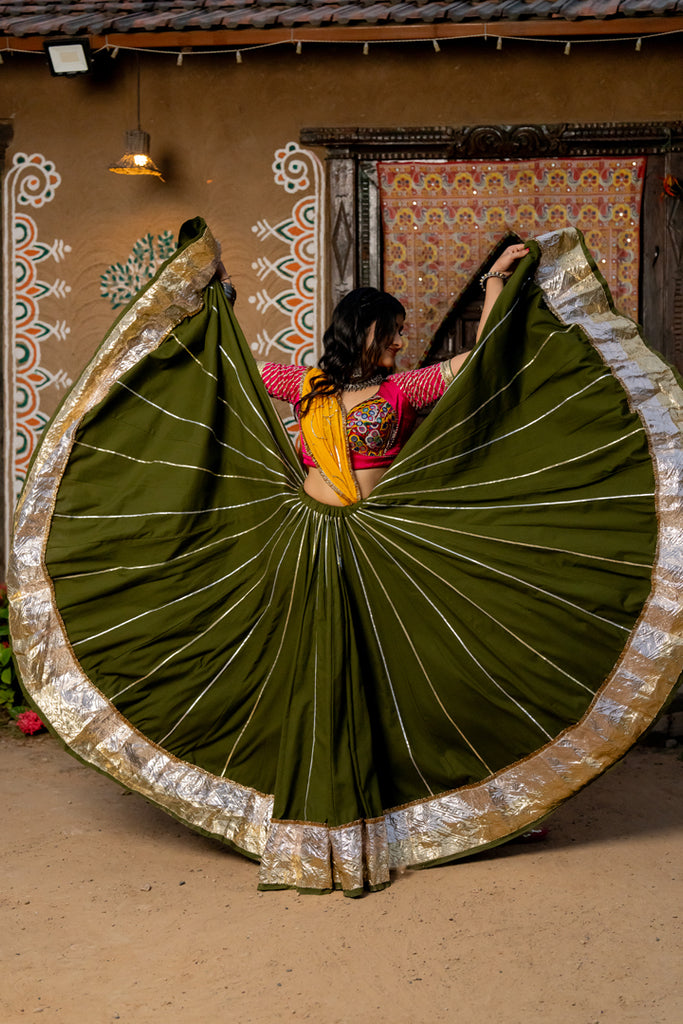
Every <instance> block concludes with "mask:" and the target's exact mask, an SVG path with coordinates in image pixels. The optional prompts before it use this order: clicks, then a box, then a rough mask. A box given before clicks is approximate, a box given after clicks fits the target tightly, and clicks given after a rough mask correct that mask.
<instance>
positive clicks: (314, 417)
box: [301, 368, 361, 505]
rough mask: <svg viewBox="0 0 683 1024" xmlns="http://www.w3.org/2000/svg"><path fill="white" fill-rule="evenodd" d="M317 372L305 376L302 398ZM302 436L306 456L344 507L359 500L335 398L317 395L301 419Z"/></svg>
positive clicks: (342, 417) (341, 409)
mask: <svg viewBox="0 0 683 1024" xmlns="http://www.w3.org/2000/svg"><path fill="white" fill-rule="evenodd" d="M320 376H321V373H320V370H317V369H315V368H314V369H312V370H309V371H308V373H307V374H306V376H305V377H304V383H303V387H302V389H301V397H302V398H305V397H306V395H308V394H310V392H311V390H312V385H313V382H314V380H316V379H317V378H318V377H320ZM301 433H302V435H303V439H304V442H305V444H306V448H307V449H308V453H309V455H310V456H311V458H312V459H313V461H314V462H315V464H316V466H317V468H318V469H319V470H320V472H321V473H322V475H323V477H324V479H325V481H326V482H327V483H328V484H329V485H330V487H331V488H332V490H333V491H334V492H335V493H336V494H338V495H339V497H340V498H341V500H342V502H343V503H344V505H353V504H354V502H356V501H360V499H361V493H360V490H359V487H358V482H357V480H356V477H355V476H354V473H353V469H352V468H351V457H350V455H349V443H348V438H347V434H346V416H345V414H344V407H343V405H342V404H341V401H340V400H339V398H338V396H337V395H320V396H319V397H317V398H316V399H314V401H313V402H311V404H310V406H309V408H308V410H307V411H306V413H305V414H304V415H303V416H302V417H301Z"/></svg>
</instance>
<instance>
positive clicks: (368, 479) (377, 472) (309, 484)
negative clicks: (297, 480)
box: [304, 385, 388, 505]
mask: <svg viewBox="0 0 683 1024" xmlns="http://www.w3.org/2000/svg"><path fill="white" fill-rule="evenodd" d="M378 391H379V388H378V387H377V386H376V385H375V386H373V387H369V388H361V389H360V390H359V391H353V392H349V391H345V392H344V393H343V394H342V397H341V400H342V405H343V406H344V410H345V411H346V412H347V413H349V412H351V410H352V409H355V408H356V406H357V405H361V404H362V403H363V402H366V401H367V400H368V398H372V397H373V395H376V394H377V392H378ZM387 469H388V466H382V467H378V468H377V469H356V470H355V471H354V474H353V475H354V476H355V478H356V480H357V481H358V488H359V490H360V493H361V497H363V498H367V496H368V495H369V494H370V491H371V490H372V489H373V487H376V486H377V484H378V483H379V482H380V480H381V479H382V477H383V476H384V474H385V473H386V471H387ZM304 490H305V492H306V494H308V495H310V496H311V498H315V500H316V501H321V502H322V503H323V504H324V505H343V504H344V502H343V501H342V500H341V498H340V497H339V495H338V494H337V492H336V491H335V490H333V489H332V488H331V487H330V485H329V484H328V483H327V481H326V480H325V477H324V476H323V475H322V473H321V472H320V470H319V469H315V468H313V467H309V469H308V476H307V477H306V480H305V482H304Z"/></svg>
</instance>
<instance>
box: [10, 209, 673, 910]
mask: <svg viewBox="0 0 683 1024" xmlns="http://www.w3.org/2000/svg"><path fill="white" fill-rule="evenodd" d="M530 250H531V251H530V254H529V256H527V257H526V258H525V259H524V260H523V261H522V262H521V263H520V264H519V266H518V267H517V269H516V271H515V274H514V276H513V278H512V279H511V280H510V281H509V282H508V283H507V284H506V286H505V289H504V290H503V293H502V295H501V297H500V299H499V300H498V302H497V304H496V307H495V309H494V311H493V313H492V314H491V316H490V318H489V320H488V322H487V324H486V327H485V330H484V332H483V335H482V338H481V340H480V341H479V343H478V345H477V347H476V348H475V350H474V352H473V354H472V356H471V357H470V359H469V360H468V361H467V363H466V364H465V366H464V368H463V370H462V371H461V373H460V374H459V375H458V377H457V378H456V380H455V381H454V383H453V384H452V385H451V386H450V387H449V389H448V391H447V393H446V394H445V396H444V397H443V398H442V399H441V400H440V401H439V402H438V403H437V405H436V406H435V408H434V409H433V411H432V412H431V413H430V415H429V416H428V417H427V418H426V419H425V420H424V422H423V423H421V425H420V426H419V427H418V428H417V430H416V431H415V433H414V434H413V436H412V437H411V438H410V440H409V442H408V443H407V444H406V446H405V448H404V449H403V451H402V452H401V454H400V456H399V457H398V458H397V459H396V461H395V462H394V463H393V465H392V466H391V468H390V469H389V471H388V472H387V474H386V475H385V477H384V478H383V479H382V481H381V482H380V484H379V485H378V486H377V487H376V488H375V490H374V491H373V492H372V494H371V495H370V497H368V498H366V499H364V500H363V501H361V502H359V503H357V504H355V505H351V506H348V507H344V508H337V507H330V506H327V505H322V504H319V503H318V502H316V501H315V500H313V499H311V498H310V497H309V496H307V495H306V494H305V493H304V491H303V489H302V483H303V479H304V474H303V470H302V466H301V464H300V460H299V459H298V457H297V455H296V452H295V450H294V447H293V445H292V444H291V441H290V439H289V435H288V434H287V432H286V430H285V429H284V427H283V425H282V423H281V421H280V419H279V417H278V416H277V414H276V412H275V410H274V408H273V406H272V403H271V401H270V399H269V398H268V396H267V394H266V392H265V390H264V388H263V385H262V383H261V380H260V377H259V374H258V371H257V369H256V366H255V364H254V361H253V359H252V357H251V354H250V352H249V347H248V345H247V344H246V342H245V341H244V338H243V336H242V334H241V332H240V329H239V327H238V325H237V322H236V321H235V318H234V314H233V311H232V308H231V306H230V304H229V303H228V301H227V300H226V299H225V297H224V295H223V292H222V289H221V287H220V285H218V284H217V283H216V282H215V280H212V278H213V277H214V273H215V269H216V265H217V261H218V249H217V246H216V243H215V241H214V239H213V238H212V236H211V234H210V232H209V231H208V229H207V228H206V226H205V225H204V223H203V222H202V221H201V220H196V221H193V222H189V224H188V225H185V227H184V232H183V234H182V235H181V244H180V246H179V248H178V250H177V252H176V254H175V255H174V256H173V257H172V258H171V259H170V260H169V261H168V262H167V263H166V264H164V266H163V267H162V268H161V270H160V271H159V273H158V274H157V275H156V277H155V278H154V279H153V280H152V281H151V282H150V284H149V285H148V286H147V287H146V288H145V289H144V290H143V291H142V292H141V293H140V294H139V295H138V296H137V298H136V299H135V300H134V302H133V303H132V304H131V305H130V306H129V307H128V308H127V309H126V310H125V312H124V313H123V314H122V316H121V317H119V319H118V321H117V322H116V324H115V325H114V327H113V328H112V330H111V332H110V333H109V335H108V336H107V338H106V339H105V341H104V342H103V344H102V346H101V347H100V349H99V350H98V352H97V353H96V355H95V357H94V358H93V360H92V361H91V363H90V364H89V366H88V367H87V368H86V370H85V371H84V373H83V375H82V377H81V378H80V380H79V381H78V382H77V383H76V385H75V386H74V388H73V389H72V391H71V392H70V394H69V395H68V396H67V397H66V399H65V400H64V402H63V404H62V406H61V407H60V409H59V410H58V412H57V413H56V415H55V417H54V418H53V420H52V422H51V424H50V426H49V428H48V429H47V431H46V433H45V437H44V440H43V443H42V445H41V447H40V449H39V451H38V453H37V456H36V458H35V460H34V463H33V466H32V468H31V471H30V474H29V477H28V480H27V483H26V487H25V489H24V492H23V495H22V497H21V500H20V503H19V507H18V512H17V520H16V531H15V537H14V544H13V551H12V558H11V571H10V580H9V583H10V593H11V601H12V635H13V640H14V645H15V650H16V654H17V660H18V664H19V667H20V671H21V675H22V677H23V682H24V686H25V689H26V693H27V696H28V698H29V700H30V702H31V703H32V705H33V706H34V707H35V708H36V709H37V710H38V712H39V713H40V715H41V716H42V717H43V718H44V719H45V720H46V721H47V722H48V723H49V724H50V726H51V728H52V729H53V730H54V731H55V732H56V733H57V734H58V735H59V736H60V737H61V738H62V740H63V741H64V742H65V743H66V745H67V746H68V747H69V748H70V750H71V751H72V752H73V753H74V754H75V755H76V756H77V757H79V758H80V759H82V760H83V761H86V762H88V763H90V764H92V765H93V766H94V767H96V768H97V769H99V770H101V771H103V772H106V773H107V774H109V775H111V776H112V777H113V778H115V779H116V780H118V781H119V782H121V783H123V784H124V785H126V786H127V787H130V788H131V789H134V790H137V791H138V792H140V793H142V794H143V795H144V796H146V797H148V798H149V799H150V800H152V801H154V802H155V803H156V804H158V805H159V806H161V807H163V808H164V809H165V810H167V811H168V812H170V813H171V814H173V815H174V816H176V817H177V818H179V819H180V820H182V821H183V822H186V823H187V824H188V825H190V826H192V827H193V828H196V829H198V830H200V831H202V832H204V833H206V834H208V835H211V836H214V837H216V838H218V839H220V840H222V841H224V842H226V843H228V844H230V845H231V846H233V847H235V848H236V849H238V850H240V851H242V852H243V853H245V854H246V855H247V856H249V857H252V858H254V859H256V860H258V861H260V865H261V866H260V876H259V884H260V887H261V888H264V889H273V888H285V887H292V888H296V889H298V890H299V891H302V892H327V891H330V890H332V889H334V888H341V889H343V890H344V892H346V893H347V894H348V895H358V894H360V893H362V892H363V891H364V890H367V889H379V888H383V887H384V886H385V885H387V884H388V882H389V880H390V872H391V870H392V869H396V868H402V867H405V866H411V867H416V866H420V865H427V864H434V863H438V862H441V861H445V860H452V859H455V858H458V857H462V856H466V855H469V854H472V853H475V852H477V851H481V850H483V849H486V848H488V847H490V846H493V845H495V844H498V843H501V842H503V841H505V840H506V839H509V838H510V837H512V836H514V835H516V834H518V833H520V832H523V831H525V830H527V829H528V828H529V827H530V826H532V825H534V823H535V822H537V821H539V820H540V819H541V818H543V817H545V816H546V815H547V814H548V813H549V812H551V811H552V810H553V809H554V808H556V807H557V806H558V804H560V803H561V802H562V801H563V800H565V799H566V798H567V797H569V796H570V795H571V794H573V793H575V792H576V791H577V790H579V789H580V788H581V787H582V786H583V785H585V784H586V783H587V782H589V781H591V780H592V779H594V778H595V777H596V776H597V775H599V774H600V773H601V772H603V771H604V770H605V769H606V768H608V767H609V766H610V765H611V764H613V763H614V761H615V760H617V759H618V758H619V757H621V756H622V755H623V754H624V753H625V752H626V751H627V749H628V748H629V747H630V746H631V744H632V743H633V742H634V741H635V740H636V739H637V737H638V736H639V735H640V734H641V733H642V732H643V730H644V729H646V728H647V726H648V725H649V724H650V723H651V721H652V720H653V718H654V717H655V715H656V714H657V713H658V711H659V710H660V709H661V708H662V706H663V705H664V703H665V702H666V700H667V698H668V696H669V695H670V693H671V692H672V689H673V687H674V686H675V683H676V681H677V679H678V676H679V674H680V672H681V668H682V665H683V632H682V629H681V622H682V619H681V591H682V575H681V555H680V551H681V548H680V540H681V528H682V526H683V505H682V498H681V496H682V493H683V486H682V479H681V474H682V470H683V451H682V448H683V444H682V438H681V431H680V419H681V409H682V407H683V393H682V392H681V390H680V388H679V385H678V383H677V381H676V379H675V377H674V375H673V373H672V371H671V370H670V369H669V368H668V367H667V366H666V365H665V364H664V363H663V362H662V360H661V359H660V358H659V357H658V356H656V355H655V354H653V353H652V352H651V351H650V350H649V349H648V348H647V347H646V346H645V344H644V343H643V341H642V340H641V339H640V337H639V334H638V330H637V327H636V326H635V325H634V324H633V323H632V322H631V321H629V320H626V319H625V318H624V317H622V316H620V315H619V314H618V313H617V312H616V311H615V309H614V308H613V306H612V304H611V300H610V297H609V293H608V291H607V288H606V286H605V283H604V281H603V280H602V278H601V277H600V275H599V273H598V272H597V270H596V268H595V265H594V264H593V262H592V260H591V259H590V257H589V256H588V254H587V253H586V252H585V250H584V248H583V244H582V241H581V239H580V237H579V236H578V234H577V233H576V232H575V231H570V230H565V231H560V232H555V233H552V234H549V235H546V236H544V237H543V238H541V239H539V240H537V241H536V242H531V243H530Z"/></svg>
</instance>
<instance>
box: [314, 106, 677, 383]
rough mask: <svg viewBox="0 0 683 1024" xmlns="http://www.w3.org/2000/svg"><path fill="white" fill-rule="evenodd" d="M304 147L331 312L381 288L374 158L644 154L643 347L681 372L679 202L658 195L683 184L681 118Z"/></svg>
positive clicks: (328, 138) (366, 134) (410, 134)
mask: <svg viewBox="0 0 683 1024" xmlns="http://www.w3.org/2000/svg"><path fill="white" fill-rule="evenodd" d="M300 140H301V143H302V145H306V146H315V147H323V148H324V149H325V150H326V151H327V197H328V198H327V211H326V218H327V223H326V238H327V251H326V264H327V289H326V291H327V296H328V301H329V304H330V309H329V310H328V313H329V312H330V311H331V309H332V307H333V306H334V305H335V304H336V303H337V302H338V301H339V299H340V298H341V297H342V296H343V295H344V294H346V292H348V291H349V290H350V289H351V288H355V287H358V286H359V285H374V286H375V287H381V285H382V235H381V223H380V206H379V188H378V182H377V171H376V163H377V161H380V160H531V159H545V158H548V159H550V158H552V157H566V158H571V157H580V156H594V157H600V156H647V157H648V165H647V171H646V177H645V185H644V192H643V209H642V213H641V235H640V239H641V253H640V256H641V259H640V266H641V283H640V297H641V313H640V318H641V321H642V323H643V327H644V332H645V336H646V337H647V338H648V340H649V341H650V342H651V343H652V344H653V345H654V346H655V347H656V348H658V349H659V350H660V351H661V352H662V353H663V355H664V356H665V357H666V358H667V359H668V360H669V361H670V362H672V363H674V365H676V366H677V367H678V369H679V370H681V371H683V200H680V199H679V200H672V199H668V198H667V199H662V198H661V194H662V179H663V178H664V177H665V175H668V174H672V175H674V176H675V177H677V178H678V179H679V180H683V121H664V122H655V123H647V122H646V123H642V122H624V123H585V124H544V125H474V126H465V127H451V128H449V127H434V128H304V129H303V130H302V132H301V136H300Z"/></svg>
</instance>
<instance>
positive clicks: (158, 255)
mask: <svg viewBox="0 0 683 1024" xmlns="http://www.w3.org/2000/svg"><path fill="white" fill-rule="evenodd" d="M174 250H175V236H174V234H173V232H172V231H162V232H161V234H158V235H156V237H155V236H154V235H153V234H151V232H150V233H148V234H146V235H143V236H142V238H138V240H137V242H136V243H135V245H134V246H133V248H132V250H131V254H130V256H129V257H128V259H127V260H126V262H125V263H112V264H111V266H109V267H107V269H106V270H105V272H104V273H103V274H102V276H101V277H100V294H101V295H102V296H103V297H104V298H105V299H109V304H110V305H111V308H112V309H120V308H121V307H122V306H127V305H128V303H129V302H130V300H131V299H132V298H133V296H134V295H136V294H137V292H139V291H140V289H141V288H142V287H143V285H145V284H147V282H148V281H149V280H151V278H153V277H154V275H155V274H156V272H157V270H158V269H159V267H160V266H161V264H162V263H163V262H164V260H167V259H168V258H169V256H172V255H173V252H174Z"/></svg>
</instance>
